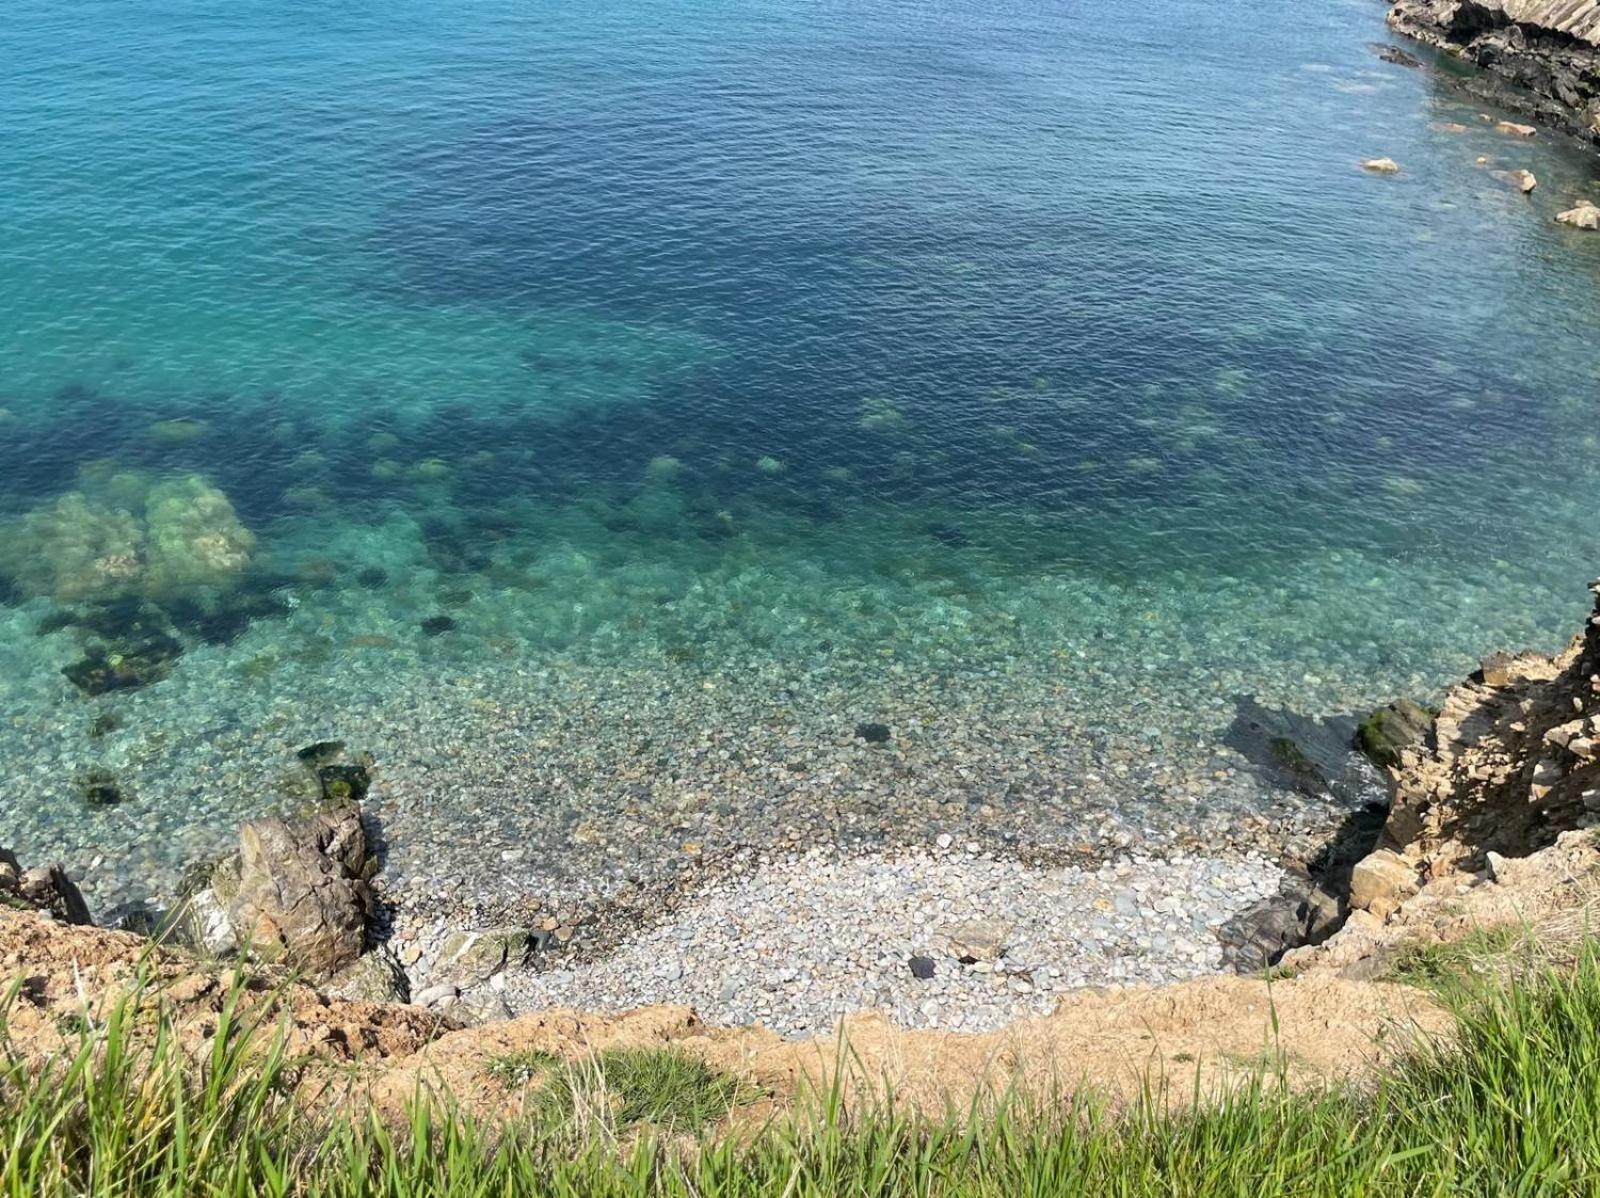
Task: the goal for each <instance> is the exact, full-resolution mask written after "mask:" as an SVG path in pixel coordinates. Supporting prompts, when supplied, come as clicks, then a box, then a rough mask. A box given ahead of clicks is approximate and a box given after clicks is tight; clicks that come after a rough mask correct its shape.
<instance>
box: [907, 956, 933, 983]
mask: <svg viewBox="0 0 1600 1198" xmlns="http://www.w3.org/2000/svg"><path fill="white" fill-rule="evenodd" d="M907 964H908V965H910V966H911V976H912V977H914V978H916V979H917V980H919V981H923V982H925V981H927V980H928V979H929V978H931V977H932V976H933V971H934V968H935V967H934V961H933V958H932V957H912V958H911V960H910V961H908V962H907Z"/></svg>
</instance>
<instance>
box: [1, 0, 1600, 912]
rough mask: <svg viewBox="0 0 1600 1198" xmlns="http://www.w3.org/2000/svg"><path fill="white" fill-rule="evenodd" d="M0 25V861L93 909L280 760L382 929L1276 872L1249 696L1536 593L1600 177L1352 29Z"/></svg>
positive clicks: (814, 14)
mask: <svg viewBox="0 0 1600 1198" xmlns="http://www.w3.org/2000/svg"><path fill="white" fill-rule="evenodd" d="M1167 9H1170V10H1171V11H1165V10H1167ZM7 20H8V36H7V38H6V39H5V40H4V44H0V72H3V73H4V75H5V77H6V78H7V79H8V81H11V86H8V87H7V88H6V89H5V90H4V93H3V94H0V123H3V127H4V128H5V129H6V130H7V133H6V135H5V137H4V138H0V173H3V174H4V177H5V178H6V179H7V180H8V183H7V186H6V188H5V189H4V194H3V195H0V230H3V232H4V236H3V237H0V280H3V283H4V287H3V291H0V581H3V583H4V589H3V590H0V603H3V604H4V606H0V706H3V711H4V720H3V722H0V778H3V779H4V784H3V786H0V842H4V843H7V844H8V845H11V846H14V847H15V848H16V849H17V851H18V852H19V853H20V854H21V855H22V856H24V857H25V858H28V859H30V860H31V859H38V858H49V857H60V858H62V859H64V860H65V862H66V863H67V864H68V866H69V868H71V869H73V870H74V871H76V872H81V873H83V874H84V876H85V877H86V878H87V880H88V883H89V887H90V890H91V896H92V898H93V899H95V900H96V902H97V903H99V904H100V905H101V906H105V905H108V904H110V903H112V902H114V901H117V900H119V899H122V898H126V897H130V896H133V895H142V894H157V895H159V894H163V893H167V892H170V890H171V888H172V886H173V885H174V883H175V880H176V878H177V875H178V872H179V871H180V869H181V868H182V866H183V864H184V863H185V862H186V861H188V860H190V859H192V858H193V857H195V856H197V855H199V854H203V853H207V852H210V851H214V850H215V849H217V848H218V847H220V846H222V845H223V844H225V843H226V842H227V841H228V839H229V838H230V837H231V835H232V833H233V830H234V828H235V826H236V825H237V823H238V822H239V821H240V820H242V819H245V818H249V817H251V816H255V815H258V814H261V813H264V812H267V811H272V810H280V809H285V808H287V807H289V806H292V805H293V804H294V803H295V802H296V801H297V800H296V799H294V798H293V797H291V792H293V791H294V789H295V787H294V786H293V785H292V784H290V785H286V784H285V777H286V775H293V774H294V772H295V771H296V770H297V769H298V768H299V767H298V766H297V765H296V762H295V756H294V754H295V750H296V749H298V748H300V747H302V746H304V745H306V744H308V743H310V742H314V741H319V740H325V739H340V740H343V741H346V742H347V743H348V744H349V745H350V747H351V748H352V749H355V750H361V751H366V752H369V753H371V754H372V755H373V757H374V759H375V761H376V772H375V777H376V782H375V786H374V789H373V792H372V794H371V796H370V798H369V804H368V805H369V808H370V810H371V811H372V813H373V814H374V816H375V817H376V819H377V821H378V822H379V824H380V825H381V827H382V829H383V834H384V837H385V840H386V852H387V855H388V863H387V867H386V871H385V875H384V878H385V881H386V883H387V885H388V886H389V887H390V888H391V889H392V890H394V891H396V892H403V893H406V894H408V895H415V896H419V897H420V899H421V900H422V901H423V902H424V904H427V903H439V904H443V903H446V902H464V901H467V900H472V901H476V900H477V899H478V898H481V897H486V896H490V895H494V896H500V897H501V898H502V899H504V900H505V901H513V900H515V899H516V898H517V897H518V896H527V897H538V896H549V895H552V894H556V893H563V894H582V895H597V894H606V893H610V892H611V891H613V890H615V889H616V888H617V887H618V886H619V885H621V884H623V883H625V882H628V881H636V882H641V883H653V882H657V881H660V880H662V879H670V878H671V877H673V876H675V875H676V874H677V873H678V872H679V871H680V870H683V869H685V868H687V867H690V866H700V865H704V864H707V863H714V862H715V861H716V860H717V859H719V858H721V857H724V856H726V855H728V854H730V853H733V852H735V851H736V850H739V849H741V848H743V847H747V846H758V847H759V846H766V845H771V844H774V843H777V844H781V845H783V846H785V847H786V848H787V847H801V848H809V847H812V846H814V845H832V846H840V847H847V846H853V845H856V844H858V843H859V844H862V845H874V844H877V843H880V842H883V841H890V842H902V843H910V844H924V843H928V842H933V841H936V839H937V838H938V837H939V836H942V835H952V836H955V837H957V838H959V839H961V840H963V841H965V840H966V839H969V838H971V839H975V840H977V841H979V842H980V843H982V844H983V845H985V846H986V847H992V848H1003V849H1005V850H1007V851H1009V852H1015V853H1022V854H1037V855H1040V856H1046V857H1048V856H1051V855H1053V854H1054V855H1061V854H1067V853H1078V852H1081V853H1085V854H1090V855H1105V854H1108V853H1110V852H1112V851H1114V850H1117V849H1121V848H1125V847H1127V846H1130V845H1146V846H1151V847H1159V846H1172V847H1189V848H1202V849H1205V850H1207V851H1222V850H1224V849H1228V850H1230V851H1231V850H1233V849H1238V850H1253V849H1262V848H1265V849H1271V848H1273V847H1275V845H1276V844H1278V843H1281V842H1282V840H1283V839H1284V838H1285V837H1286V836H1288V835H1290V834H1292V833H1294V832H1295V831H1296V830H1302V831H1303V830H1304V829H1306V828H1325V827H1327V826H1328V825H1330V824H1332V823H1334V822H1336V821H1337V819H1338V818H1339V816H1340V814H1341V813H1342V811H1343V810H1345V806H1346V804H1348V802H1351V801H1355V800H1356V799H1357V798H1359V796H1358V795H1351V794H1345V795H1343V797H1342V798H1341V799H1340V800H1339V801H1333V800H1330V799H1328V798H1327V797H1325V796H1322V797H1319V796H1316V795H1308V794H1305V793H1302V790H1303V789H1304V788H1301V789H1285V788H1284V787H1283V786H1281V785H1279V784H1278V783H1281V782H1282V781H1283V779H1282V778H1281V777H1278V778H1273V777H1268V776H1263V775H1261V774H1258V773H1257V772H1256V771H1255V770H1253V769H1252V768H1251V767H1250V765H1249V764H1248V763H1247V761H1246V759H1245V758H1244V757H1242V756H1241V755H1240V754H1239V753H1238V752H1236V751H1235V749H1233V748H1230V747H1228V746H1227V745H1225V744H1224V739H1225V737H1227V736H1228V733H1229V729H1230V728H1231V727H1234V725H1235V721H1236V718H1237V717H1238V716H1239V714H1240V713H1241V712H1245V713H1247V714H1248V713H1251V712H1256V713H1259V711H1260V709H1261V708H1262V707H1265V708H1268V709H1273V710H1284V711H1290V712H1295V713H1301V714H1324V713H1337V712H1348V711H1354V710H1358V709H1360V708H1362V707H1363V706H1366V705H1370V704H1372V703H1375V702H1378V701H1381V700H1385V699H1388V698H1390V697H1393V696H1395V695H1397V694H1407V695H1412V696H1416V697H1419V698H1426V697H1428V696H1429V695H1431V694H1434V693H1435V692H1436V691H1437V689H1438V688H1439V687H1440V686H1441V685H1442V684H1443V683H1444V682H1445V681H1446V680H1448V679H1449V678H1452V677H1455V676H1458V675H1459V674H1460V673H1461V672H1462V671H1463V670H1464V669H1466V668H1468V667H1469V666H1470V665H1471V664H1472V662H1473V660H1474V659H1475V658H1476V657H1477V656H1478V655H1480V654H1482V653H1484V652H1487V651H1488V650H1490V649H1492V648H1495V647H1497V646H1506V645H1509V646H1522V645H1533V646H1540V647H1546V648H1553V647H1554V646H1555V645H1556V644H1557V643H1558V641H1559V639H1560V638H1561V637H1562V636H1563V635H1565V633H1566V632H1567V631H1569V630H1570V629H1571V628H1573V627H1574V626H1575V624H1576V620H1577V619H1578V617H1579V616H1580V614H1581V613H1582V611H1583V610H1584V609H1585V607H1586V603H1585V595H1584V593H1583V584H1584V583H1585V582H1586V581H1587V580H1588V579H1589V578H1590V577H1591V576H1592V575H1593V574H1594V573H1596V572H1597V571H1596V567H1595V562H1596V559H1597V558H1600V538H1597V535H1596V530H1597V529H1600V521H1597V516H1600V434H1597V433H1596V429H1597V428H1600V421H1597V419H1596V417H1597V412H1596V403H1595V398H1594V386H1593V380H1594V379H1595V378H1596V377H1600V310H1597V309H1596V307H1595V305H1594V304H1593V303H1592V296H1593V294H1594V287H1595V283H1596V279H1597V276H1600V238H1590V239H1588V240H1585V237H1584V235H1583V234H1581V233H1577V232H1574V231H1570V230H1565V229H1563V228H1560V227H1558V226H1556V225H1555V224H1553V222H1552V219H1551V218H1552V216H1553V214H1554V212H1556V211H1557V210H1559V209H1560V208H1562V207H1566V206H1568V205H1569V204H1570V203H1571V202H1573V201H1574V200H1575V199H1577V198H1579V197H1582V196H1585V195H1588V196H1596V195H1600V191H1597V188H1596V179H1597V177H1600V172H1597V169H1596V165H1595V160H1594V159H1593V158H1592V157H1590V156H1587V155H1585V154H1584V153H1582V152H1580V151H1579V150H1577V149H1575V148H1574V147H1572V146H1569V145H1566V144H1564V143H1562V142H1561V141H1559V139H1555V138H1552V137H1550V136H1549V135H1547V134H1540V135H1539V136H1538V137H1536V138H1534V139H1531V140H1524V139H1518V138H1510V137H1507V136H1505V135H1504V134H1502V133H1499V132H1497V131H1496V129H1495V128H1494V124H1493V121H1492V119H1485V118H1492V117H1495V116H1498V115H1500V114H1496V113H1486V112H1484V111H1482V110H1480V109H1479V108H1478V107H1475V106H1470V105H1467V104H1465V103H1463V102H1462V100H1461V98H1460V96H1459V95H1458V93H1456V92H1454V91H1453V90H1451V88H1450V87H1449V86H1448V84H1447V83H1446V82H1444V81H1443V79H1442V77H1441V76H1440V75H1439V74H1438V73H1437V69H1436V67H1435V66H1432V65H1430V66H1429V68H1428V69H1425V70H1412V69H1407V68H1405V67H1403V66H1398V65H1393V64H1389V63H1384V62H1381V61H1379V60H1378V59H1377V58H1376V57H1375V56H1374V54H1373V53H1372V50H1371V47H1370V45H1369V43H1370V42H1371V41H1372V40H1373V39H1374V38H1377V37H1380V36H1381V13H1380V12H1378V11H1376V10H1374V9H1373V7H1372V6H1371V5H1370V4H1369V3H1366V2H1365V0H1351V2H1350V3H1344V4H1332V5H1326V6H1319V8H1318V9H1317V11H1315V12H1312V13H1305V12H1295V11H1287V10H1285V9H1283V7H1282V6H1280V5H1271V4H1267V3H1265V2H1264V0H1261V2H1259V3H1258V2H1256V0H1250V2H1249V3H1246V4H1244V5H1243V6H1242V7H1241V6H1239V5H1234V6H1229V7H1227V8H1226V10H1222V9H1208V10H1205V11H1201V12H1196V11H1195V10H1194V7H1193V6H1192V5H1179V4H1177V3H1176V0H1173V2H1172V3H1171V4H1167V3H1165V2H1163V3H1161V4H1158V5H1156V7H1155V9H1153V10H1149V11H1148V12H1147V13H1146V17H1145V19H1142V20H1141V22H1140V29H1139V31H1138V33H1137V34H1136V35H1135V34H1133V33H1131V32H1130V30H1129V28H1128V26H1127V23H1126V19H1125V13H1124V12H1123V11H1122V10H1121V8H1120V6H1117V5H1113V4H1110V3H1104V2H1098V0H1096V2H1091V3H1086V4H1080V5H1073V6H1067V7H1065V8H1062V9H1061V10H1060V11H1057V10H1050V11H1040V10H1039V9H1038V7H1037V6H1034V5H1024V4H1009V3H1002V4H1000V5H997V6H988V7H986V8H984V9H983V11H982V12H974V11H972V10H971V6H968V5H955V4H952V5H947V6H941V5H934V6H932V7H930V6H928V5H925V4H917V5H912V4H909V3H899V2H895V0H873V2H864V3H860V4H846V5H838V6H832V7H825V8H814V7H813V8H807V7H803V6H802V7H796V6H793V5H789V4H778V3H772V4H761V3H758V4H754V5H722V4H711V5H708V6H703V7H702V8H701V9H699V10H697V11H696V13H695V14H694V15H693V18H692V19H691V18H690V17H689V16H687V15H686V14H685V13H684V12H683V10H681V8H680V7H678V6H673V5H667V4H664V3H659V2H658V0H630V2H627V3H618V4H614V5H601V6H598V7H594V8H590V9H584V10H583V11H581V12H578V11H570V12H560V13H550V12H544V11H540V10H538V9H530V8H528V7H527V6H523V5H516V4H510V3H493V2H491V3H482V4H473V5H466V4H448V3H447V4H431V5H421V4H404V3H403V4H401V5H400V6H399V7H398V9H397V10H394V11H386V13H385V14H383V15H382V16H381V17H380V16H379V15H377V14H363V13H359V12H343V11H340V12H333V11H329V12H321V13H308V12H297V13H294V14H290V13H287V12H283V11H277V10H275V9H274V8H272V7H271V6H262V7H252V6H244V7H240V6H228V7H226V8H225V7H223V6H221V5H219V4H216V3H212V2H209V0H163V2H156V0H150V2H147V3H138V4H125V3H115V4H113V3H109V2H107V3H90V4H85V5H74V6H69V7H63V6H60V5H54V4H48V3H45V2H44V0H21V2H20V3H17V4H13V5H12V6H11V7H10V8H9V9H8V18H7ZM1378 155H1386V156H1390V157H1393V158H1395V159H1396V160H1397V161H1399V162H1400V163H1401V166H1402V170H1401V173H1400V174H1399V175H1398V176H1394V177H1378V176H1374V175H1370V174H1367V173H1364V172H1362V171H1360V170H1359V169H1357V166H1356V163H1357V162H1358V160H1360V159H1363V158H1369V157H1374V156H1378ZM1480 159H1481V160H1482V161H1480ZM1521 168H1526V169H1531V170H1533V171H1534V172H1535V173H1536V174H1537V175H1538V177H1539V180H1540V183H1539V187H1538V189H1537V190H1536V191H1535V192H1534V193H1533V194H1532V195H1531V196H1523V195H1522V194H1520V192H1519V191H1518V190H1517V188H1516V187H1514V186H1512V185H1511V184H1509V183H1508V182H1507V181H1506V180H1505V179H1504V178H1502V177H1500V176H1498V175H1497V174H1496V173H1495V172H1496V171H1499V170H1509V169H1521ZM64 670H65V671H67V672H66V673H63V671H64ZM1247 696H1248V697H1249V702H1246V701H1245V697H1247ZM864 724H882V725H885V726H886V727H887V729H888V737H889V738H888V740H887V741H885V742H882V743H876V742H875V741H869V740H868V739H866V738H864V737H862V736H860V735H858V727H859V726H860V725H864ZM94 771H101V773H98V774H97V773H94ZM107 777H109V778H111V779H114V781H115V786H116V798H117V799H118V801H116V802H107V801H105V800H106V799H107V791H106V790H105V789H104V788H103V787H101V788H99V789H95V790H94V791H93V795H94V797H95V799H96V801H95V802H90V801H88V799H86V787H85V780H86V779H101V780H103V779H105V778H107Z"/></svg>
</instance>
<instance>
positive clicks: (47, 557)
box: [0, 491, 144, 603]
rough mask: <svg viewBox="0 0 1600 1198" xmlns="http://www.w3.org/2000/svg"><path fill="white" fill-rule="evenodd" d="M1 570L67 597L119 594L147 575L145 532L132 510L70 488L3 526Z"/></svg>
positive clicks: (28, 585) (32, 587) (35, 588)
mask: <svg viewBox="0 0 1600 1198" xmlns="http://www.w3.org/2000/svg"><path fill="white" fill-rule="evenodd" d="M0 574H5V575H6V576H8V577H9V578H10V579H11V581H12V582H13V583H14V584H15V585H16V586H17V588H18V589H19V590H21V591H22V592H23V593H24V594H26V595H45V596H49V597H51V598H54V599H57V600H59V601H61V602H63V603H71V602H73V601H74V600H78V599H85V598H90V597H92V596H96V595H114V594H120V593H123V592H125V591H128V590H131V589H133V588H135V587H136V586H137V585H138V583H139V581H140V579H141V578H142V577H143V575H144V533H143V530H142V529H141V527H140V524H139V521H138V519H137V518H136V517H134V516H133V515H132V514H131V513H130V512H127V511H125V510H122V509H120V508H110V507H102V506H100V505H98V504H91V503H90V502H89V500H88V499H87V498H85V497H84V496H83V495H82V494H80V493H79V492H77V491H71V492H68V493H67V494H65V495H63V496H61V497H60V498H59V499H57V500H56V501H55V502H54V503H50V504H47V505H45V506H44V507H39V508H35V509H34V510H33V511H31V512H28V513H27V514H26V515H24V516H22V517H21V518H20V519H18V520H15V521H12V522H11V523H10V524H9V525H7V526H6V527H5V528H4V529H0Z"/></svg>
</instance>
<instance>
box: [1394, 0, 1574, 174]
mask: <svg viewBox="0 0 1600 1198" xmlns="http://www.w3.org/2000/svg"><path fill="white" fill-rule="evenodd" d="M1392 4H1393V7H1392V8H1391V9H1390V11H1389V18H1388V21H1389V28H1391V29H1393V30H1394V31H1395V32H1396V33H1399V34H1402V35H1404V36H1405V37H1409V38H1412V39H1414V40H1416V41H1419V42H1422V43H1424V44H1425V45H1429V46H1432V47H1434V48H1435V49H1437V50H1440V51H1442V52H1444V53H1445V54H1448V55H1450V56H1452V57H1454V58H1458V59H1460V60H1462V61H1464V62H1467V63H1471V64H1472V65H1474V66H1476V67H1479V68H1481V70H1482V72H1483V73H1482V74H1468V75H1457V74H1453V75H1451V76H1449V77H1450V78H1451V80H1452V81H1453V82H1454V83H1456V84H1457V85H1458V86H1460V87H1462V88H1464V89H1466V91H1467V92H1469V93H1470V94H1472V95H1474V96H1477V97H1478V98H1480V99H1482V100H1485V101H1487V102H1490V103H1495V104H1500V105H1503V106H1505V107H1508V108H1512V109H1514V110H1516V111H1519V112H1524V113H1527V114H1529V115H1530V116H1533V117H1535V118H1536V119H1537V120H1538V121H1539V122H1540V123H1541V124H1544V125H1548V126H1550V127H1551V128H1554V129H1559V130H1560V131H1562V132H1563V133H1568V134H1571V135H1572V136H1574V137H1577V138H1580V139H1582V140H1584V141H1587V142H1588V143H1590V144H1591V145H1593V146H1596V147H1600V3H1596V0H1392Z"/></svg>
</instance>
